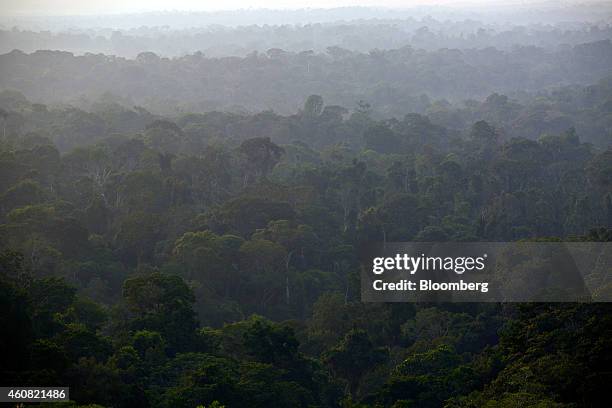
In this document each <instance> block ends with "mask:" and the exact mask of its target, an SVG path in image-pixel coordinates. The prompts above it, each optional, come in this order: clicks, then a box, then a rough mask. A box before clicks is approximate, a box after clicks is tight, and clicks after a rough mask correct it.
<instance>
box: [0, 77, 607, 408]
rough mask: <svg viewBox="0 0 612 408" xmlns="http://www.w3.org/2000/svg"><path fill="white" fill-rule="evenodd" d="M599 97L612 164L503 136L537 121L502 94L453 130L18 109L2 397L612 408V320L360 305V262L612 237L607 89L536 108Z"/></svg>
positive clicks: (576, 145)
mask: <svg viewBox="0 0 612 408" xmlns="http://www.w3.org/2000/svg"><path fill="white" fill-rule="evenodd" d="M585 90H588V92H590V93H589V95H590V97H591V99H590V102H588V104H589V105H588V106H590V108H588V109H582V108H578V105H573V108H567V110H566V112H573V113H571V114H572V115H574V116H573V117H574V118H575V119H576V120H578V118H582V119H580V120H583V121H584V122H585V123H586V122H589V121H588V120H587V119H585V117H588V118H591V119H593V118H595V119H594V120H591V121H590V124H591V125H592V126H595V125H594V124H593V122H597V121H600V122H598V123H600V126H603V129H607V131H608V133H605V134H601V135H600V136H599V138H597V137H595V136H592V140H594V141H597V142H598V143H597V145H594V144H591V143H584V142H583V141H581V134H580V132H579V131H576V130H575V129H574V128H571V127H568V128H565V129H559V128H555V126H557V127H562V126H561V125H560V124H559V123H556V124H555V125H550V126H551V127H546V126H548V125H547V124H546V123H547V122H546V121H543V120H540V119H534V120H533V121H526V122H527V124H525V125H524V126H525V127H523V128H521V130H520V131H519V130H516V129H515V132H517V133H523V134H525V135H526V136H529V137H515V136H516V135H515V134H514V133H512V132H505V131H504V127H506V126H509V123H515V122H513V120H516V116H514V115H517V114H516V112H515V111H516V110H518V111H520V110H521V109H523V108H521V106H520V105H519V104H516V103H514V102H512V101H510V100H509V99H508V98H505V97H504V96H500V95H493V96H491V97H489V98H487V99H486V101H484V102H483V103H478V104H475V105H473V106H472V107H471V108H470V109H467V108H466V109H467V110H461V109H460V110H449V111H446V113H448V114H450V113H453V114H455V115H458V116H460V117H461V118H462V120H464V121H465V124H464V125H463V126H460V127H456V128H455V127H452V126H445V125H444V124H443V123H444V121H443V120H441V119H438V120H437V122H436V121H434V118H435V117H436V115H438V116H437V117H438V118H440V117H443V116H444V111H443V110H442V111H437V112H434V113H432V114H431V116H426V115H419V114H409V115H406V116H405V117H403V118H402V119H389V120H376V119H375V118H374V117H373V115H372V112H371V109H370V107H369V105H368V104H367V103H364V102H361V103H360V104H359V105H358V107H357V108H356V109H355V110H353V111H348V110H347V109H344V108H342V107H339V106H325V103H324V100H323V98H321V97H320V96H316V95H313V96H311V97H309V98H308V99H307V100H306V102H305V104H304V108H303V109H302V110H301V111H300V112H299V113H297V114H294V115H292V116H280V115H277V114H274V113H272V112H263V113H260V114H256V115H246V114H230V113H218V112H211V113H206V114H187V115H180V116H178V117H159V116H156V115H153V114H151V113H149V112H147V111H145V110H144V109H141V108H134V109H128V108H124V107H121V106H119V105H117V104H106V105H100V106H99V107H98V108H99V109H98V110H97V111H95V112H87V111H84V110H80V109H77V108H63V109H58V108H48V107H46V106H44V105H40V104H32V103H30V102H29V101H28V100H27V99H25V98H24V97H23V96H21V95H19V94H16V93H14V92H3V93H1V94H0V102H1V103H2V108H3V110H2V112H3V114H2V124H3V134H2V136H3V137H2V145H1V150H0V243H1V245H2V247H3V248H4V251H3V252H2V256H1V257H0V307H1V312H0V319H1V320H0V326H1V327H2V328H3V330H2V332H1V334H0V345H1V349H2V350H10V351H11V352H10V353H3V354H2V356H1V358H2V361H0V367H2V369H1V370H2V371H1V373H0V383H3V384H8V383H11V384H13V383H18V384H23V385H28V384H29V385H37V386H41V385H58V384H69V385H70V387H71V398H72V399H73V400H75V401H76V403H77V404H81V405H84V404H100V405H102V406H113V407H149V406H150V407H196V406H199V405H202V406H208V407H209V406H213V407H220V406H221V405H224V406H227V407H243V406H249V407H270V406H274V407H334V406H341V405H342V406H345V407H377V406H389V407H396V408H397V407H453V408H458V407H465V408H467V407H481V406H486V407H599V406H601V407H603V406H605V405H606V404H605V403H606V402H607V401H606V398H605V396H606V393H607V389H606V386H607V384H609V382H610V370H609V367H610V364H611V363H612V362H611V361H610V358H611V354H610V349H611V346H612V344H610V338H611V337H610V335H609V334H610V330H612V320H611V315H610V308H609V307H608V305H605V304H602V305H578V304H568V305H545V304H533V305H498V304H464V305H432V304H416V305H413V304H365V303H361V302H360V301H359V282H358V260H357V258H358V251H357V248H359V246H360V244H361V243H363V242H368V241H383V240H388V241H409V240H423V241H447V240H454V241H478V240H489V241H497V240H518V239H535V238H540V239H541V238H543V237H557V239H574V240H610V238H611V236H610V231H609V228H611V227H612V150H610V148H609V147H608V146H609V145H610V133H609V127H606V126H609V124H608V122H606V121H609V120H610V119H609V117H610V107H611V106H610V103H609V100H610V98H611V97H612V94H611V93H610V87H609V85H608V82H606V81H602V82H601V83H600V84H598V85H596V86H592V87H587V88H567V89H563V90H559V91H558V92H557V93H554V92H553V93H551V94H550V98H549V99H548V100H546V101H544V102H543V103H544V104H546V103H548V104H550V106H560V104H561V100H562V99H563V98H562V97H561V96H560V95H566V96H567V95H569V100H570V101H574V100H575V101H578V100H582V99H579V95H583V93H582V92H584V91H585ZM572 98H576V99H572ZM566 100H567V99H566ZM585 103H586V102H585ZM570 105H571V103H570ZM595 107H597V108H595ZM585 112H586V113H585ZM568 114H569V113H568ZM580 115H586V116H580ZM475 117H476V118H477V120H474V118H475ZM483 117H484V119H486V121H485V120H482V119H483ZM529 123H530V124H531V125H529ZM601 123H603V125H601ZM535 125H538V126H544V128H537V127H536V128H533V129H532V132H531V133H529V132H527V131H525V129H527V128H529V126H535ZM585 126H586V125H585ZM591 129H600V128H596V127H592V128H591ZM592 132H593V133H595V131H594V130H592ZM606 149H607V150H606Z"/></svg>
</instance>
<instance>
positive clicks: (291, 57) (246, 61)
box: [0, 38, 612, 117]
mask: <svg viewBox="0 0 612 408" xmlns="http://www.w3.org/2000/svg"><path fill="white" fill-rule="evenodd" d="M610 67H612V44H611V43H610V39H609V38H608V39H605V40H601V41H593V42H586V43H580V44H575V45H566V46H559V47H556V48H553V49H547V48H543V47H536V46H526V45H517V46H515V47H512V48H510V49H497V48H494V47H485V48H461V49H458V48H457V49H456V48H439V49H435V50H424V49H421V48H416V47H412V46H410V45H405V46H403V47H401V48H396V49H382V50H378V49H373V50H371V51H369V52H356V51H351V50H347V49H344V48H342V47H339V46H330V47H328V48H327V49H326V51H325V52H313V51H311V50H306V51H300V52H297V51H293V52H291V51H285V50H283V49H280V48H270V49H268V50H266V51H265V52H257V51H253V52H251V53H249V54H248V55H246V56H244V57H222V58H212V57H207V56H206V55H204V54H203V53H201V52H195V53H191V54H187V55H184V56H181V57H175V58H167V57H160V56H158V55H157V54H155V53H152V52H141V53H139V54H138V56H137V57H135V58H134V59H129V58H122V57H117V56H114V55H103V54H91V53H88V54H85V55H80V56H76V55H73V54H72V53H69V52H65V51H49V50H44V51H36V52H32V53H30V54H26V53H23V52H22V51H19V50H14V51H12V52H10V53H7V54H3V55H0V72H2V76H0V88H2V89H16V90H19V91H20V92H22V93H24V95H26V97H28V98H29V99H31V100H33V101H35V102H42V103H49V102H68V103H71V104H73V105H83V104H84V103H87V102H88V101H89V102H91V101H95V100H97V99H98V98H99V97H100V96H102V95H103V94H105V93H110V94H112V95H114V96H115V98H118V99H119V101H120V102H122V103H123V104H124V105H127V106H133V105H138V106H143V107H144V108H146V109H148V110H151V111H153V112H156V113H162V114H166V115H168V114H169V115H176V114H180V113H192V112H195V113H203V112H208V111H212V110H225V111H234V112H244V111H247V112H249V111H250V112H259V111H262V110H274V111H275V112H279V113H282V114H285V115H289V114H292V113H294V112H295V111H297V110H298V109H299V108H300V107H301V105H302V103H303V101H304V100H305V99H306V98H307V97H308V96H309V95H311V94H318V95H321V96H323V97H324V98H325V100H326V101H327V102H328V103H329V104H330V105H341V106H347V107H353V105H354V104H355V102H356V101H358V100H365V101H367V102H368V103H370V104H371V105H372V106H373V107H375V108H376V110H377V111H378V112H380V113H381V114H382V115H383V116H384V117H402V116H403V115H405V114H406V113H408V112H416V113H425V112H424V111H425V109H427V108H428V107H429V101H428V99H431V102H435V101H440V103H443V104H444V103H449V102H450V103H458V104H461V103H462V102H463V101H464V100H474V99H475V100H482V99H484V98H486V97H487V96H489V95H490V94H492V93H500V94H506V95H508V96H510V97H521V96H522V95H524V94H525V93H529V92H540V91H547V90H549V89H550V88H557V87H561V86H569V85H591V84H594V83H596V82H597V81H599V80H600V79H602V78H604V77H606V76H610V75H612V69H611V68H610Z"/></svg>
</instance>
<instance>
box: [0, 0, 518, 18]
mask: <svg viewBox="0 0 612 408" xmlns="http://www.w3.org/2000/svg"><path fill="white" fill-rule="evenodd" d="M458 3H460V4H477V3H480V4H487V5H489V6H490V5H492V4H498V5H499V4H529V3H530V1H524V0H459V1H457V0H293V1H290V0H255V1H249V0H222V1H218V0H217V1H210V0H0V14H2V15H20V14H21V15H23V14H39V15H40V14H46V15H69V14H109V13H111V14H114V13H124V12H136V11H158V10H206V11H212V10H231V9H244V8H274V9H287V8H304V7H311V8H331V7H342V6H380V7H390V8H399V7H411V6H416V5H446V6H448V5H453V4H454V5H457V4H458Z"/></svg>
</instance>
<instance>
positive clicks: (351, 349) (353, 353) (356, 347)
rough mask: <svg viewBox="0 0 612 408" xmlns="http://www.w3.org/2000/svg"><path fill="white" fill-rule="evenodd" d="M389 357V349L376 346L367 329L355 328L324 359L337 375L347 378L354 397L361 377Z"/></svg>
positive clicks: (348, 388) (350, 391)
mask: <svg viewBox="0 0 612 408" xmlns="http://www.w3.org/2000/svg"><path fill="white" fill-rule="evenodd" d="M387 357H388V350H387V349H385V348H382V347H375V346H374V345H373V344H372V342H371V341H370V338H369V337H368V334H367V333H366V332H365V331H363V330H356V329H353V330H351V331H350V332H348V333H347V334H346V336H345V337H344V339H343V340H342V341H341V342H340V343H339V344H338V345H337V346H336V347H334V348H333V349H331V350H330V351H328V352H327V353H326V354H325V357H324V361H325V362H326V364H328V365H329V366H330V367H331V369H332V370H333V371H334V372H335V373H336V374H337V375H339V376H340V377H342V378H345V379H346V380H347V390H348V393H349V394H350V395H351V397H352V398H353V399H354V398H356V397H357V395H358V393H359V383H360V381H361V378H362V377H363V376H364V375H365V373H367V372H368V371H369V370H372V369H373V368H374V367H376V366H377V365H379V364H381V363H383V362H384V361H386V359H387Z"/></svg>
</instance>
